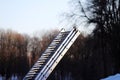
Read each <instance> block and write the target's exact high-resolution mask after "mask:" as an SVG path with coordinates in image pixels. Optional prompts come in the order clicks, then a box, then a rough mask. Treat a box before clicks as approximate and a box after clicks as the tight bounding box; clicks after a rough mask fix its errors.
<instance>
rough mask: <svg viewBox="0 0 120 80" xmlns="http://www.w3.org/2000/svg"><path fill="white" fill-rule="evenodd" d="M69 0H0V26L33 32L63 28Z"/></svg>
mask: <svg viewBox="0 0 120 80" xmlns="http://www.w3.org/2000/svg"><path fill="white" fill-rule="evenodd" d="M68 2H69V0H0V28H4V29H12V30H15V31H18V32H20V33H27V34H31V33H33V32H35V31H39V30H40V31H41V30H48V29H54V28H61V27H62V26H60V15H61V14H62V13H64V12H66V11H67V10H68Z"/></svg>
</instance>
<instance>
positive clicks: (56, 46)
mask: <svg viewBox="0 0 120 80" xmlns="http://www.w3.org/2000/svg"><path fill="white" fill-rule="evenodd" d="M79 35H80V31H79V30H78V29H77V28H76V27H73V29H72V30H71V31H65V30H64V29H62V30H61V32H60V33H59V34H58V35H57V36H56V37H55V38H54V40H53V41H52V42H51V44H50V45H49V46H48V48H47V49H46V50H45V52H44V53H42V55H41V57H40V58H39V59H38V61H37V62H36V63H35V64H34V65H33V67H32V68H31V70H30V71H29V72H28V73H27V75H26V76H25V77H24V78H23V80H46V79H47V78H48V76H49V75H50V74H51V72H52V71H53V70H54V68H55V67H56V66H57V64H58V63H59V62H60V60H61V59H62V58H63V56H64V55H65V53H66V52H67V51H68V49H69V48H70V47H71V45H72V44H73V43H74V41H75V40H76V39H77V37H78V36H79Z"/></svg>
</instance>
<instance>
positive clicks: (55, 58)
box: [39, 32, 76, 80]
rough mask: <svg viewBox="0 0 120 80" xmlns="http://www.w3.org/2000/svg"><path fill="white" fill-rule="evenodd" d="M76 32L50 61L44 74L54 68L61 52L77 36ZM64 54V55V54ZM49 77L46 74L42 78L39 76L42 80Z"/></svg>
mask: <svg viewBox="0 0 120 80" xmlns="http://www.w3.org/2000/svg"><path fill="white" fill-rule="evenodd" d="M75 34H76V32H73V33H72V34H71V35H70V37H69V39H67V41H66V42H65V44H64V45H63V47H62V48H61V49H60V51H59V52H58V53H57V54H56V56H55V57H54V59H53V60H52V61H51V62H50V64H49V67H47V69H45V71H44V74H42V75H46V74H47V73H48V71H49V68H52V66H53V65H54V64H55V62H56V63H58V62H59V61H57V59H58V58H59V56H60V55H61V53H62V52H63V51H64V50H65V48H66V46H67V45H68V44H69V43H70V41H71V40H72V38H73V37H74V36H75ZM62 56H63V55H62ZM52 70H53V69H51V71H52ZM44 77H45V78H47V77H46V76H41V78H39V79H40V80H43V78H44Z"/></svg>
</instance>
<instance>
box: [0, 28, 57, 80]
mask: <svg viewBox="0 0 120 80" xmlns="http://www.w3.org/2000/svg"><path fill="white" fill-rule="evenodd" d="M57 33H58V31H57V30H54V31H52V32H49V31H48V32H47V33H45V34H44V35H40V36H41V37H39V36H33V37H30V36H28V35H25V34H24V35H23V34H20V33H17V32H15V31H12V30H3V29H0V75H1V76H4V77H6V78H7V79H9V78H10V77H11V76H13V75H16V76H17V77H19V80H21V79H22V77H23V76H25V74H26V73H27V72H28V71H29V69H30V68H31V67H32V65H33V64H34V63H35V62H36V60H37V59H38V58H39V57H40V55H41V53H42V52H43V51H44V50H45V48H46V47H47V46H48V45H49V43H50V42H51V40H52V39H53V38H54V37H55V36H56V34H57Z"/></svg>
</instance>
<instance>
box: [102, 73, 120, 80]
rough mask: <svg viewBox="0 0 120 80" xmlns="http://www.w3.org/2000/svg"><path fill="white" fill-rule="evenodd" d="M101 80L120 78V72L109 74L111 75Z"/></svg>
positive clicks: (118, 79)
mask: <svg viewBox="0 0 120 80" xmlns="http://www.w3.org/2000/svg"><path fill="white" fill-rule="evenodd" d="M101 80H120V74H116V75H113V76H109V77H107V78H104V79H101Z"/></svg>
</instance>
